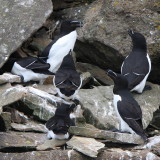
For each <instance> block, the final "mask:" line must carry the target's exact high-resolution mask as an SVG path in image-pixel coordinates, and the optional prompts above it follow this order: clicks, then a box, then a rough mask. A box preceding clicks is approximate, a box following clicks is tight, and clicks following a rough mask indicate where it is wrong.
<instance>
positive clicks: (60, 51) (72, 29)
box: [40, 20, 83, 73]
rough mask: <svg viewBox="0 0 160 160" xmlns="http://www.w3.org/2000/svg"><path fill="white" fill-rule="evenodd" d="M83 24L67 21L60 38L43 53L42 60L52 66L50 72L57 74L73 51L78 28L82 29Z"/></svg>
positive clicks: (63, 24)
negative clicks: (66, 57)
mask: <svg viewBox="0 0 160 160" xmlns="http://www.w3.org/2000/svg"><path fill="white" fill-rule="evenodd" d="M82 24H83V23H82V22H80V21H71V20H65V21H63V22H62V24H61V27H60V34H59V36H58V37H57V38H56V39H54V40H53V41H52V42H51V43H50V44H49V45H48V46H47V47H46V48H45V49H44V51H43V52H42V54H41V56H40V58H42V59H44V60H45V61H46V62H47V63H49V64H50V68H49V71H51V72H53V73H55V72H56V71H57V70H58V68H59V67H60V65H61V63H62V60H63V58H64V57H65V56H66V55H67V54H68V53H69V51H70V50H71V51H73V48H74V45H75V42H76V39H77V32H76V28H77V27H82Z"/></svg>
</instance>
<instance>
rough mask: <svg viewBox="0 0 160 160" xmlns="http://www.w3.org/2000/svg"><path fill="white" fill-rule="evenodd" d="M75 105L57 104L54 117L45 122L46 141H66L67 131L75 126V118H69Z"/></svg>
mask: <svg viewBox="0 0 160 160" xmlns="http://www.w3.org/2000/svg"><path fill="white" fill-rule="evenodd" d="M75 107H76V105H75V104H58V106H57V109H56V111H55V115H54V116H53V117H51V118H50V119H49V120H48V121H47V122H46V128H47V129H48V135H47V137H48V139H51V138H52V139H68V138H69V133H68V129H69V127H70V126H75V118H73V117H71V113H72V112H73V111H74V109H75Z"/></svg>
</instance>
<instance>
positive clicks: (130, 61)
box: [121, 53, 149, 75]
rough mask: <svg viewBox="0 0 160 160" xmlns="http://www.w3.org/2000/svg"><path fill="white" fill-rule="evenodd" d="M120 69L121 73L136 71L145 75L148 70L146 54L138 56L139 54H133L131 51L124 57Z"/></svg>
mask: <svg viewBox="0 0 160 160" xmlns="http://www.w3.org/2000/svg"><path fill="white" fill-rule="evenodd" d="M136 54H138V53H136ZM121 70H122V74H123V75H125V74H127V73H137V74H144V75H146V74H147V73H148V71H149V63H148V59H147V57H146V55H144V56H143V57H140V58H139V56H135V53H131V55H129V56H128V57H126V59H125V60H124V63H123V66H122V68H121Z"/></svg>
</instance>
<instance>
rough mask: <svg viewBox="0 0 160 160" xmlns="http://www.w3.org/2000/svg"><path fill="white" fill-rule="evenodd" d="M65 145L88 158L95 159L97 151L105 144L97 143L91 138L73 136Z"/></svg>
mask: <svg viewBox="0 0 160 160" xmlns="http://www.w3.org/2000/svg"><path fill="white" fill-rule="evenodd" d="M67 145H69V146H71V147H73V149H75V150H77V151H79V152H81V153H83V154H85V155H87V156H89V157H97V154H98V151H99V150H100V149H102V148H104V146H105V144H103V143H101V142H98V141H96V140H95V139H93V138H85V137H77V136H73V137H72V138H71V139H70V140H69V141H68V142H67Z"/></svg>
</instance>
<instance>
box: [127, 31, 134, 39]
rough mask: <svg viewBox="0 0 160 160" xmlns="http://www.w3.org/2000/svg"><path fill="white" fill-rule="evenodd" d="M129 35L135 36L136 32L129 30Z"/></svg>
mask: <svg viewBox="0 0 160 160" xmlns="http://www.w3.org/2000/svg"><path fill="white" fill-rule="evenodd" d="M128 34H129V35H130V36H131V37H132V35H133V34H134V31H133V30H131V29H129V30H128Z"/></svg>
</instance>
